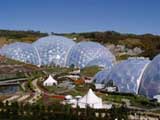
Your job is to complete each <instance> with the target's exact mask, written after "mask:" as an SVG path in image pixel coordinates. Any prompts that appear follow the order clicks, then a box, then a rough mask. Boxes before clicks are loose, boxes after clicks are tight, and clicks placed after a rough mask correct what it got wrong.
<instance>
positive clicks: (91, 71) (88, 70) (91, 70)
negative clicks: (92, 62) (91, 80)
mask: <svg viewBox="0 0 160 120" xmlns="http://www.w3.org/2000/svg"><path fill="white" fill-rule="evenodd" d="M100 70H101V68H100V67H98V66H91V67H85V68H83V69H82V70H81V75H82V76H89V77H93V76H94V75H95V74H96V73H97V72H99V71H100Z"/></svg>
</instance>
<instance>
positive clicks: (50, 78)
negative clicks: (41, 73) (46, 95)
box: [43, 75, 57, 86]
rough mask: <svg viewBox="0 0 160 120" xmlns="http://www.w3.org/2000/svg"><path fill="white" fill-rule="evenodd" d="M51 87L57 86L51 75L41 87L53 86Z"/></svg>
mask: <svg viewBox="0 0 160 120" xmlns="http://www.w3.org/2000/svg"><path fill="white" fill-rule="evenodd" d="M53 85H57V81H56V80H55V79H53V77H52V76H51V75H49V77H48V78H47V80H45V81H44V82H43V86H53Z"/></svg>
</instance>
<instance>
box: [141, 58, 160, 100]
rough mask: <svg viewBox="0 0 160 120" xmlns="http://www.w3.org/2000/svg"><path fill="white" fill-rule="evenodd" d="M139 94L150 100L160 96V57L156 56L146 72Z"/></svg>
mask: <svg viewBox="0 0 160 120" xmlns="http://www.w3.org/2000/svg"><path fill="white" fill-rule="evenodd" d="M139 94H141V95H144V96H146V97H149V98H153V97H154V96H155V95H157V94H160V55H158V56H156V57H155V58H154V59H153V60H152V62H151V63H150V64H149V65H148V66H147V68H146V70H145V71H144V74H143V77H142V82H141V84H140V89H139Z"/></svg>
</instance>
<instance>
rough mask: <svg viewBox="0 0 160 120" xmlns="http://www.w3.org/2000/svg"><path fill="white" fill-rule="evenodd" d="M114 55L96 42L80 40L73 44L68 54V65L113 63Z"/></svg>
mask: <svg viewBox="0 0 160 120" xmlns="http://www.w3.org/2000/svg"><path fill="white" fill-rule="evenodd" d="M113 61H115V57H114V55H113V54H112V53H111V52H110V51H109V50H108V49H107V48H105V47H104V46H102V45H101V44H99V43H96V42H80V43H78V44H76V45H75V46H73V48H72V49H71V50H70V52H69V54H68V59H67V65H68V66H71V65H74V66H75V67H79V68H84V67H86V66H91V65H98V66H107V67H108V65H109V66H110V65H112V63H113Z"/></svg>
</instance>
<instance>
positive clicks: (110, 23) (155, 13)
mask: <svg viewBox="0 0 160 120" xmlns="http://www.w3.org/2000/svg"><path fill="white" fill-rule="evenodd" d="M159 5H160V0H1V1H0V29H16V30H40V31H42V32H88V31H107V30H114V31H118V32H122V33H137V34H143V33H153V34H160V7H159Z"/></svg>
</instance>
